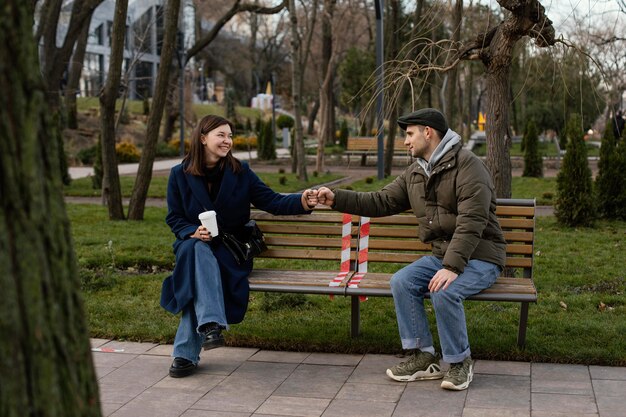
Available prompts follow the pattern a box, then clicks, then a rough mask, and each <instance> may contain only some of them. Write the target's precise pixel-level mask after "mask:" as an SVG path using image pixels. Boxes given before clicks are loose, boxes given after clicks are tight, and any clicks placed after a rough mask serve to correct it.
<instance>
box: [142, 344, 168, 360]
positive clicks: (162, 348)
mask: <svg viewBox="0 0 626 417" xmlns="http://www.w3.org/2000/svg"><path fill="white" fill-rule="evenodd" d="M173 349H174V347H173V346H172V345H156V346H155V347H153V348H152V349H150V350H148V351H147V352H145V354H146V355H157V356H170V357H171V356H172V350H173Z"/></svg>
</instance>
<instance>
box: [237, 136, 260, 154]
mask: <svg viewBox="0 0 626 417" xmlns="http://www.w3.org/2000/svg"><path fill="white" fill-rule="evenodd" d="M256 148H257V138H256V136H240V135H238V136H235V137H234V138H233V149H235V150H237V151H247V150H248V149H256Z"/></svg>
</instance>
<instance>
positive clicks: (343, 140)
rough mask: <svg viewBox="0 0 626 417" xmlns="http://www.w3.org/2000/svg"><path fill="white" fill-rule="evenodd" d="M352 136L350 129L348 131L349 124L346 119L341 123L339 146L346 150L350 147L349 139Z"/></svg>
mask: <svg viewBox="0 0 626 417" xmlns="http://www.w3.org/2000/svg"><path fill="white" fill-rule="evenodd" d="M349 136H350V129H348V122H347V121H346V119H343V120H342V121H341V127H340V128H339V146H341V147H342V148H344V149H346V147H347V146H348V137H349Z"/></svg>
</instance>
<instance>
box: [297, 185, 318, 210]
mask: <svg viewBox="0 0 626 417" xmlns="http://www.w3.org/2000/svg"><path fill="white" fill-rule="evenodd" d="M300 201H301V202H302V207H303V208H304V209H305V210H313V209H314V208H315V206H316V205H317V190H312V189H310V188H309V189H308V190H304V192H303V193H302V197H301V198H300Z"/></svg>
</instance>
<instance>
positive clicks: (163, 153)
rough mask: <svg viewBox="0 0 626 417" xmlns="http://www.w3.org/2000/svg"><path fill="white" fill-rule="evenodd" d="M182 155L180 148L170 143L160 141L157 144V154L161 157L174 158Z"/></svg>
mask: <svg viewBox="0 0 626 417" xmlns="http://www.w3.org/2000/svg"><path fill="white" fill-rule="evenodd" d="M178 155H180V149H177V148H174V147H173V146H170V144H169V143H165V142H159V143H157V146H156V156H157V157H159V158H174V157H176V156H178Z"/></svg>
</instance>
